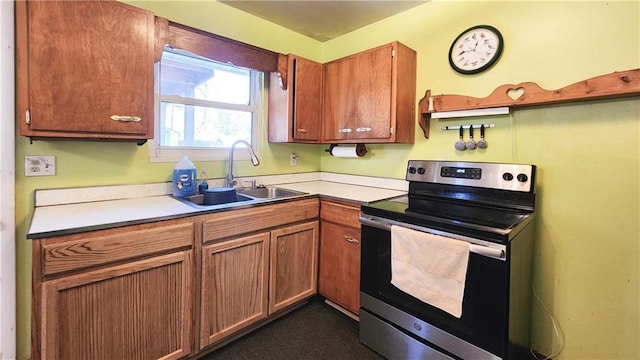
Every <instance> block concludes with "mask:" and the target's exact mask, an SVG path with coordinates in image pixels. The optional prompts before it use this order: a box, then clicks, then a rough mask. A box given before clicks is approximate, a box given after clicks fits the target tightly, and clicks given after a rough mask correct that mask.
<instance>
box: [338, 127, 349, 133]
mask: <svg viewBox="0 0 640 360" xmlns="http://www.w3.org/2000/svg"><path fill="white" fill-rule="evenodd" d="M351 131H352V130H351V128H342V129H338V132H339V133H350V132H351Z"/></svg>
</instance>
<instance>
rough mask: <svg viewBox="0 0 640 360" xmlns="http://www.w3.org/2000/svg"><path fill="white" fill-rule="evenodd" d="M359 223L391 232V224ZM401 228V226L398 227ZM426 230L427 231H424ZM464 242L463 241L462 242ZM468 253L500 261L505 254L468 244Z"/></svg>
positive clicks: (365, 220)
mask: <svg viewBox="0 0 640 360" xmlns="http://www.w3.org/2000/svg"><path fill="white" fill-rule="evenodd" d="M359 219H360V223H361V224H362V225H365V226H370V227H373V228H377V229H380V230H384V231H389V232H391V224H389V223H386V222H381V221H376V220H373V219H370V218H366V217H363V216H360V218H359ZM398 226H401V225H398ZM407 228H408V229H409V227H407ZM412 230H417V231H420V230H419V229H412ZM425 230H428V229H425ZM424 232H429V231H424ZM462 241H464V240H462ZM469 251H470V252H472V253H476V254H478V255H482V256H486V257H490V258H494V259H500V260H505V259H506V253H505V251H504V250H503V249H495V248H492V247H488V246H484V245H477V244H471V243H470V244H469Z"/></svg>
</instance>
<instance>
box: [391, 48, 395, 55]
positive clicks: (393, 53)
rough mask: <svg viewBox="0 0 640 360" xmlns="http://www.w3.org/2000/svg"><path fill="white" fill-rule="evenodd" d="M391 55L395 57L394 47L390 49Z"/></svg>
mask: <svg viewBox="0 0 640 360" xmlns="http://www.w3.org/2000/svg"><path fill="white" fill-rule="evenodd" d="M391 57H396V49H391Z"/></svg>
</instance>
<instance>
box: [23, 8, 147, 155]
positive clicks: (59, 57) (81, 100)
mask: <svg viewBox="0 0 640 360" xmlns="http://www.w3.org/2000/svg"><path fill="white" fill-rule="evenodd" d="M15 8H16V36H17V41H16V42H17V94H18V96H17V98H18V109H17V112H18V122H19V125H18V128H19V131H20V135H23V136H29V137H32V138H77V139H113V140H128V141H136V142H138V143H143V142H145V141H146V139H149V138H152V137H153V114H154V113H153V106H154V105H153V104H154V99H153V86H154V73H153V67H154V45H155V44H154V36H155V31H154V15H153V13H152V12H149V11H146V10H143V9H139V8H136V7H133V6H129V5H126V4H123V3H119V2H115V1H17V2H16V3H15Z"/></svg>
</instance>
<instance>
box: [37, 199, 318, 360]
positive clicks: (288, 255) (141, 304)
mask: <svg viewBox="0 0 640 360" xmlns="http://www.w3.org/2000/svg"><path fill="white" fill-rule="evenodd" d="M318 217H319V206H318V199H317V198H312V199H302V200H295V201H289V202H283V203H278V204H273V205H265V206H257V207H252V208H247V209H240V210H230V211H225V212H219V213H215V214H209V215H201V216H194V217H190V218H184V219H177V220H167V221H159V222H155V223H148V224H141V225H131V226H124V227H120V228H113V229H107V230H98V231H90V232H85V233H78V234H71V235H61V236H54V237H49V238H43V239H39V240H34V241H33V297H32V358H33V359H160V358H162V359H178V358H185V357H189V356H194V355H196V354H198V353H204V352H206V351H209V350H211V349H212V348H214V347H215V344H218V343H220V342H223V341H224V340H225V339H228V338H229V337H231V336H232V335H234V334H237V333H238V331H240V330H243V329H244V330H247V329H248V327H249V326H250V325H252V324H255V323H256V322H258V321H260V320H265V319H267V320H268V318H269V317H270V316H271V315H272V314H276V313H279V312H282V311H286V309H287V308H289V309H290V308H291V306H290V305H293V304H296V303H297V302H299V301H301V300H303V299H305V298H307V297H310V296H312V295H313V294H315V293H316V283H317V251H318V250H317V249H318V238H319V225H318V221H317V219H318ZM196 314H199V316H197V315H196ZM256 326H259V325H256ZM236 336H237V335H236ZM198 339H199V340H198Z"/></svg>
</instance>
